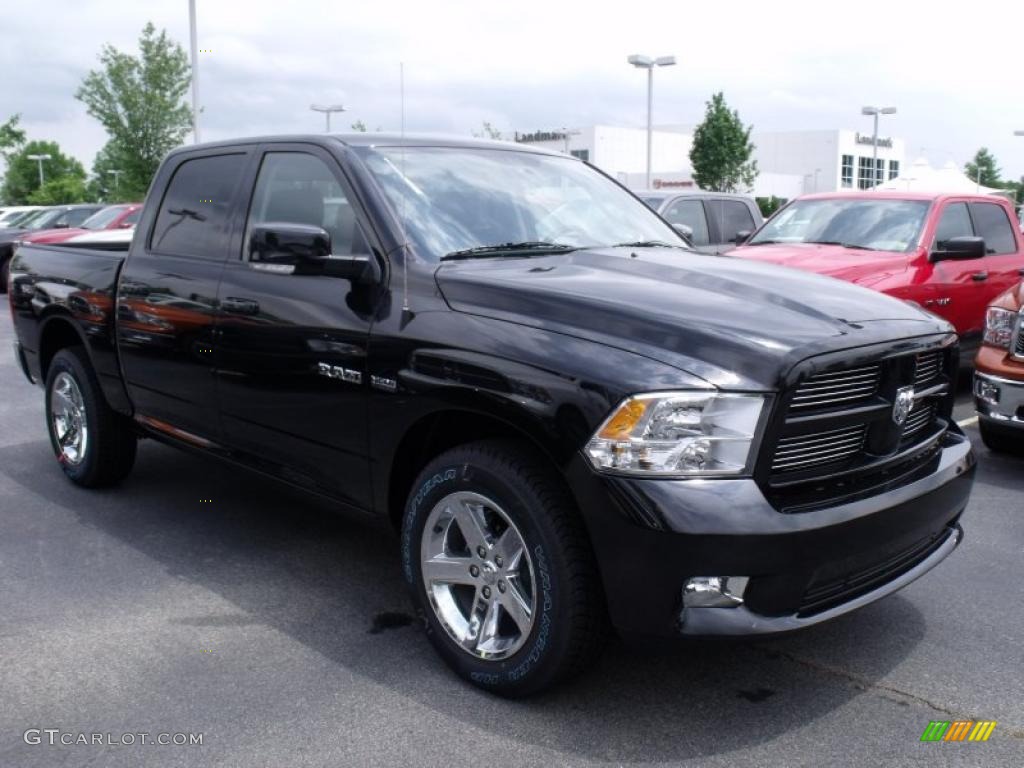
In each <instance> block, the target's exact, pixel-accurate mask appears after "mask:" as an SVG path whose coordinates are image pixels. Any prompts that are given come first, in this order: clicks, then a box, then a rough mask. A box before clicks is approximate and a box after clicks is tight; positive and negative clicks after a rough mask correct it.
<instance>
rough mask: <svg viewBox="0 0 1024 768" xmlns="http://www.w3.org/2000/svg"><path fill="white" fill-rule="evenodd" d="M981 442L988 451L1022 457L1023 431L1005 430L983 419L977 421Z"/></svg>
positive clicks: (1023, 449) (1023, 448)
mask: <svg viewBox="0 0 1024 768" xmlns="http://www.w3.org/2000/svg"><path fill="white" fill-rule="evenodd" d="M978 431H979V432H981V442H983V443H984V444H985V446H986V447H987V448H988V449H989V450H990V451H995V452H996V453H1010V454H1015V455H1017V456H1021V455H1024V429H1012V428H1011V429H1006V428H1004V427H1000V426H999V425H998V424H993V423H992V422H990V421H986V420H985V419H980V420H979V421H978Z"/></svg>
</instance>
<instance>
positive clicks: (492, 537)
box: [420, 491, 537, 661]
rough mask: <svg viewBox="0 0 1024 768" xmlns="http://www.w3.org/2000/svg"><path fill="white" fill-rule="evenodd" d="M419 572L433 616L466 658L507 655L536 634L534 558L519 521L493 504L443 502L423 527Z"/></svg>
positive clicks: (463, 496) (459, 499) (463, 497)
mask: <svg viewBox="0 0 1024 768" xmlns="http://www.w3.org/2000/svg"><path fill="white" fill-rule="evenodd" d="M420 568H421V570H422V572H423V586H424V588H425V589H426V591H427V597H428V599H429V600H430V605H431V607H432V608H433V610H434V615H435V616H437V619H438V621H440V622H441V626H442V627H444V629H445V631H446V632H447V633H448V634H449V636H450V637H451V638H452V639H453V640H454V641H455V642H456V643H458V644H459V647H461V648H462V649H463V650H464V651H465V652H466V653H468V654H470V655H471V656H474V657H476V658H478V659H484V660H487V661H496V660H499V659H504V658H508V657H509V656H511V655H512V654H514V653H515V652H516V651H518V650H519V649H520V648H521V647H522V646H523V644H524V643H525V642H526V639H527V638H528V637H529V636H530V629H531V627H533V617H534V613H535V610H536V606H537V593H536V589H535V581H534V572H533V561H532V560H531V559H530V553H529V552H528V551H527V549H526V544H525V542H524V541H523V537H522V535H521V534H520V533H519V530H518V529H517V528H516V526H515V524H514V523H513V522H512V520H511V519H510V518H509V516H508V515H507V514H506V513H505V511H504V510H503V509H502V508H501V507H500V506H498V504H496V503H495V502H494V501H492V500H491V499H488V498H487V497H486V496H481V495H480V494H478V493H471V492H469V491H459V492H456V493H451V494H449V495H447V496H445V497H444V498H443V499H441V500H440V501H438V502H437V504H435V505H434V508H433V509H431V510H430V514H429V515H428V516H427V521H426V525H425V527H424V529H423V538H422V541H421V543H420Z"/></svg>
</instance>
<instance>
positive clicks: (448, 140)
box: [168, 132, 582, 162]
mask: <svg viewBox="0 0 1024 768" xmlns="http://www.w3.org/2000/svg"><path fill="white" fill-rule="evenodd" d="M289 142H293V143H299V144H318V145H320V146H327V145H329V144H330V143H331V142H337V143H341V144H343V145H345V146H350V147H399V146H407V147H451V148H466V149H499V150H505V151H511V152H528V153H530V154H535V155H551V156H553V157H564V158H567V159H572V160H576V158H574V157H571V156H569V155H566V154H564V153H562V152H555V151H552V150H549V149H544V148H543V147H535V146H531V145H528V144H517V143H515V142H511V141H496V140H493V139H478V138H475V137H466V136H456V135H447V134H431V133H409V134H405V135H404V136H403V135H401V134H398V133H369V132H367V133H299V134H284V135H276V136H246V137H242V138H238V139H231V140H228V141H214V142H204V143H202V144H189V145H186V146H183V147H178V148H177V149H175V150H172V151H171V152H170V153H169V155H168V157H170V156H173V155H178V154H181V153H187V152H196V151H203V150H207V149H217V148H221V147H223V148H225V149H226V148H230V147H238V146H243V145H247V144H264V143H265V144H281V143H289ZM577 162H582V161H577Z"/></svg>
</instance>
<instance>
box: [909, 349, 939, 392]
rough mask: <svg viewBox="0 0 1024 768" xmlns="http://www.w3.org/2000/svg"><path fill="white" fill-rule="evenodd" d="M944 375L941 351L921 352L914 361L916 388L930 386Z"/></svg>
mask: <svg viewBox="0 0 1024 768" xmlns="http://www.w3.org/2000/svg"><path fill="white" fill-rule="evenodd" d="M940 373H942V357H941V353H940V352H939V350H937V349H935V350H932V351H931V352H921V353H920V354H919V355H917V356H916V357H915V359H914V386H915V387H917V388H918V389H920V388H921V387H925V386H928V385H929V384H931V383H932V382H934V381H935V379H937V378H938V377H939V374H940Z"/></svg>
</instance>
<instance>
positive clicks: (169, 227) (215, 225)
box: [150, 153, 245, 261]
mask: <svg viewBox="0 0 1024 768" xmlns="http://www.w3.org/2000/svg"><path fill="white" fill-rule="evenodd" d="M244 168H245V155H244V154H242V153H238V154H230V155H211V156H209V157H197V158H193V159H192V160H186V161H185V162H183V163H182V164H181V165H179V166H178V168H177V170H175V172H174V176H173V177H172V178H171V181H170V184H168V186H167V192H165V193H164V199H163V200H162V201H161V203H160V210H159V212H158V213H157V217H156V225H155V226H154V227H153V238H152V240H151V241H150V248H152V250H154V251H156V252H159V253H168V254H177V255H181V256H198V257H201V258H204V259H212V260H218V261H222V260H224V259H226V258H227V256H228V249H227V247H226V244H225V238H226V237H227V236H228V226H229V220H228V217H229V214H230V210H231V203H232V200H234V196H235V190H236V188H237V186H238V181H239V179H240V178H241V176H242V171H243V170H244Z"/></svg>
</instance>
